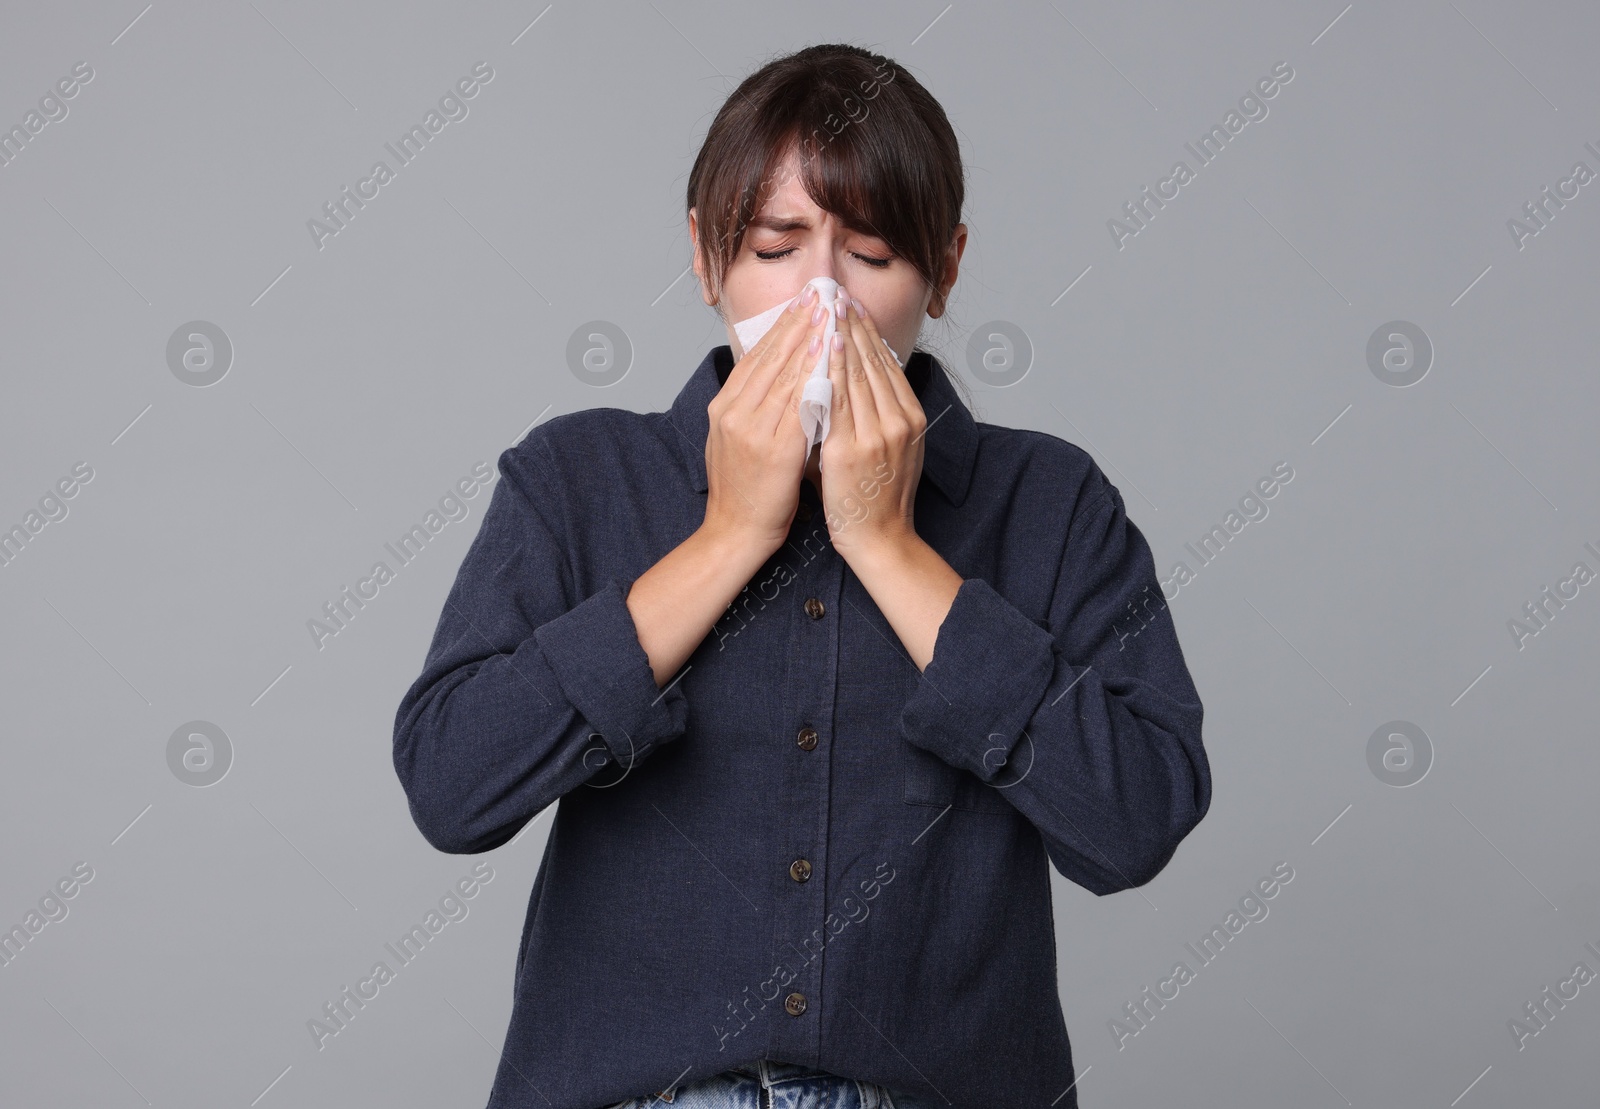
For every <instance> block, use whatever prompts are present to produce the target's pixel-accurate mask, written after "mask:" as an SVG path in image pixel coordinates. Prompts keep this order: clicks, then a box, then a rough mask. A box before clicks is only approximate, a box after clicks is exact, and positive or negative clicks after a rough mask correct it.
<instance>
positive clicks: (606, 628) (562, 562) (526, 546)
mask: <svg viewBox="0 0 1600 1109" xmlns="http://www.w3.org/2000/svg"><path fill="white" fill-rule="evenodd" d="M542 430H543V429H538V430H536V431H535V432H533V433H530V435H529V436H528V438H527V439H525V440H524V441H523V442H522V443H521V444H519V445H518V446H516V447H512V448H510V449H509V450H507V451H505V452H504V453H503V454H502V455H501V456H500V459H499V466H500V474H501V480H500V482H499V484H498V485H497V486H496V487H495V489H494V493H493V495H492V497H491V499H490V503H489V508H488V510H487V512H486V513H485V515H484V519H483V523H482V525H481V526H480V528H479V530H478V534H477V536H476V537H475V538H474V539H473V542H472V545H471V547H470V548H469V549H468V551H467V554H466V557H465V558H464V559H463V561H462V563H461V567H460V569H459V570H458V571H457V574H456V578H455V582H454V584H453V585H452V586H451V589H450V592H449V595H448V597H447V598H446V600H445V604H444V610H443V612H442V614H441V615H440V617H439V622H438V625H437V627H436V629H435V631H434V635H433V640H432V643H431V645H430V646H429V648H428V653H427V658H426V660H425V662H424V664H423V670H422V674H421V676H420V677H419V678H418V679H417V680H416V681H415V682H414V683H413V684H412V685H411V687H410V688H409V689H408V690H407V692H406V693H405V695H404V696H403V698H402V699H401V702H400V707H399V709H398V711H397V712H396V714H395V724H394V766H395V771H396V773H397V774H398V775H399V778H400V783H401V786H402V788H403V789H404V791H405V794H406V799H407V802H408V803H409V805H410V808H411V814H412V818H413V820H414V821H415V822H416V825H417V828H418V830H419V831H421V832H422V834H423V837H424V838H425V839H427V841H428V842H429V843H430V844H432V845H433V846H434V847H436V848H438V849H439V850H441V851H447V852H451V853H454V854H474V853H477V852H481V851H488V850H492V849H493V848H495V847H498V846H500V845H501V844H502V843H504V842H506V841H507V840H509V839H510V838H511V837H512V836H514V835H515V834H516V833H517V831H518V830H519V829H521V827H522V826H523V825H524V824H526V823H527V822H528V821H529V820H530V819H532V818H533V817H534V816H536V815H537V814H538V813H539V812H541V811H542V810H543V809H544V808H545V807H546V806H548V805H549V804H551V803H552V802H554V801H556V800H557V799H558V798H560V797H561V796H562V795H563V794H565V793H567V792H568V791H570V790H572V789H575V788H577V787H578V786H580V785H582V784H583V783H584V782H585V781H587V780H588V779H590V778H592V777H594V776H595V774H596V773H597V772H598V771H599V770H600V769H601V768H602V767H603V766H606V765H608V764H610V763H611V762H612V761H613V760H614V761H615V763H617V764H620V766H621V767H623V768H631V767H633V766H635V765H637V764H638V762H639V761H640V760H641V759H644V758H646V757H647V756H648V755H649V754H650V753H651V752H652V751H653V750H655V749H656V748H657V747H658V746H659V745H660V744H662V743H665V742H668V741H670V740H672V739H675V738H678V737H681V736H682V735H683V733H684V730H685V726H686V722H687V715H688V704H687V701H686V700H685V697H684V694H683V691H682V690H681V688H680V687H679V686H678V685H676V684H674V685H669V686H668V687H667V688H666V689H665V690H663V689H660V688H658V687H657V685H656V682H655V676H654V672H653V671H652V669H651V667H650V660H649V656H648V655H646V653H645V651H644V647H643V646H642V645H641V644H640V642H639V636H638V629H637V627H636V626H635V624H634V621H633V617H632V614H631V612H630V610H629V609H628V606H627V593H628V589H629V588H630V587H631V585H632V581H631V580H624V579H621V578H615V577H613V578H609V579H607V580H606V581H605V583H604V584H603V585H602V586H601V587H600V588H599V589H597V590H595V591H594V592H593V593H592V594H591V595H589V596H586V597H580V596H577V595H576V592H577V591H576V589H575V588H574V585H573V581H574V577H573V573H572V565H573V556H574V554H575V553H581V552H570V551H569V550H568V549H567V543H566V537H565V536H564V535H563V533H562V529H561V528H560V526H559V523H558V522H559V521H560V520H562V519H563V514H562V511H561V508H560V506H559V503H558V501H557V500H556V499H555V498H556V495H557V491H556V490H554V489H552V488H551V487H550V484H549V482H548V480H547V475H548V473H549V472H550V469H551V467H550V466H549V465H548V459H549V455H548V451H549V446H548V444H547V443H546V442H545V441H544V439H543V437H542V436H541V434H540V432H541V431H542ZM597 741H598V742H597ZM608 755H609V757H608Z"/></svg>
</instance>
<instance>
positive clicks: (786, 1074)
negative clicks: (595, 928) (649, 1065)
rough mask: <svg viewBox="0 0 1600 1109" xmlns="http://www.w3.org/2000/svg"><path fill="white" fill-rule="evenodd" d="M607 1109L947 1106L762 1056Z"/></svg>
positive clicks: (936, 1108) (934, 1108)
mask: <svg viewBox="0 0 1600 1109" xmlns="http://www.w3.org/2000/svg"><path fill="white" fill-rule="evenodd" d="M606 1109H942V1107H940V1106H937V1105H936V1103H935V1102H933V1101H929V1100H925V1099H923V1098H921V1097H913V1096H912V1095H910V1094H902V1093H894V1092H892V1091H890V1090H888V1089H887V1088H885V1087H883V1086H879V1085H877V1084H876V1083H873V1082H858V1081H856V1080H855V1079H853V1078H840V1077H839V1076H838V1075H835V1074H830V1073H829V1072H827V1071H823V1070H818V1069H817V1068H815V1067H804V1066H800V1065H799V1064H797V1063H778V1062H772V1061H770V1060H767V1059H760V1060H757V1061H756V1062H753V1063H745V1064H743V1065H741V1066H737V1067H734V1068H732V1069H731V1070H725V1071H723V1072H722V1073H721V1074H714V1075H712V1076H711V1077H710V1078H703V1079H701V1080H700V1081H698V1082H691V1083H689V1084H688V1085H686V1086H679V1087H678V1088H677V1089H676V1090H669V1091H667V1092H665V1093H663V1094H659V1095H657V1094H649V1095H647V1096H644V1097H634V1098H629V1099H628V1100H627V1101H619V1102H617V1103H616V1104H615V1105H609V1106H606Z"/></svg>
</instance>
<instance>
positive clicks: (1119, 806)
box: [901, 472, 1211, 894]
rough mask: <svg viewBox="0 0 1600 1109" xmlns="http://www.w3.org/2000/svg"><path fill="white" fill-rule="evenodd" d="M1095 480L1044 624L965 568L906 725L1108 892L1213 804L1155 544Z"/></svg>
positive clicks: (1080, 879)
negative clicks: (1151, 545)
mask: <svg viewBox="0 0 1600 1109" xmlns="http://www.w3.org/2000/svg"><path fill="white" fill-rule="evenodd" d="M1087 484H1088V486H1089V489H1088V491H1087V495H1086V496H1085V497H1084V498H1081V499H1080V503H1082V501H1083V500H1087V501H1088V504H1087V506H1086V507H1084V508H1080V509H1079V510H1078V511H1077V512H1075V513H1074V516H1073V518H1072V521H1071V524H1070V526H1069V530H1068V536H1067V539H1066V543H1065V546H1064V548H1063V550H1062V557H1061V562H1060V565H1059V567H1057V568H1056V570H1055V574H1056V582H1055V586H1054V591H1053V594H1052V599H1051V601H1050V605H1049V612H1048V619H1047V621H1046V622H1045V623H1044V624H1041V623H1038V622H1036V621H1035V620H1033V619H1031V618H1030V617H1029V616H1028V615H1026V614H1025V613H1023V612H1022V611H1021V610H1020V609H1018V608H1017V607H1016V606H1015V605H1013V604H1012V603H1011V602H1010V601H1008V600H1007V599H1006V598H1005V597H1003V596H1001V595H1000V593H999V592H997V591H996V590H995V589H994V588H993V587H992V586H991V585H990V584H989V583H988V582H986V581H984V580H983V579H981V578H967V579H966V580H964V581H963V582H962V584H961V587H960V588H959V590H958V591H957V593H956V596H955V600H954V602H953V603H952V604H951V606H950V610H949V612H948V613H947V614H946V616H945V618H944V621H943V622H942V623H941V624H940V626H939V631H938V635H937V637H936V640H935V644H934V652H933V658H932V660H931V661H930V662H929V664H928V666H927V668H926V669H925V670H924V671H923V674H922V677H921V679H920V681H919V683H918V685H917V688H916V690H915V691H914V693H913V695H912V697H911V698H910V700H909V701H908V702H907V704H906V707H905V709H904V712H903V714H902V717H901V731H902V734H903V735H904V737H905V738H906V739H907V740H909V741H910V742H912V743H914V744H917V745H918V746H920V747H923V748H925V749H927V750H929V751H931V752H933V753H934V754H936V755H938V756H939V757H940V758H942V759H944V760H945V761H946V762H948V763H950V764H951V765H953V766H957V767H960V768H962V769H964V770H967V771H970V772H971V773H973V774H975V775H976V776H977V777H979V778H980V779H982V780H983V781H985V782H988V783H989V784H991V785H993V786H995V787H997V788H998V789H999V791H1000V792H1001V793H1002V794H1003V795H1004V796H1005V797H1007V798H1008V799H1009V800H1010V801H1011V803H1012V805H1013V806H1014V807H1015V808H1016V809H1017V810H1018V811H1019V812H1021V813H1022V815H1023V816H1025V817H1026V818H1027V819H1028V820H1029V821H1030V822H1032V823H1033V824H1034V825H1035V826H1036V827H1037V828H1038V829H1039V831H1040V833H1041V834H1042V836H1043V838H1044V843H1045V848H1046V851H1047V853H1048V854H1049V857H1050V859H1051V861H1052V863H1053V864H1054V865H1055V867H1056V869H1057V870H1058V871H1059V872H1060V873H1061V874H1062V875H1063V876H1064V877H1066V878H1068V879H1070V880H1072V881H1074V882H1076V883H1078V884H1079V885H1081V886H1083V887H1085V888H1086V889H1089V890H1091V891H1092V892H1094V893H1097V894H1106V893H1112V892H1115V891H1117V890H1122V889H1129V888H1131V887H1134V886H1139V885H1143V884H1144V883H1146V882H1148V881H1149V880H1150V879H1151V878H1153V877H1155V875H1156V874H1158V873H1159V872H1160V871H1161V869H1162V868H1163V867H1165V865H1166V864H1167V862H1168V860H1169V859H1170V858H1171V857H1172V855H1173V853H1174V852H1175V851H1176V849H1177V846H1178V843H1179V842H1180V841H1181V840H1182V839H1183V838H1184V837H1185V836H1187V835H1188V834H1189V832H1190V831H1191V830H1193V828H1194V827H1195V825H1197V824H1198V823H1199V822H1200V820H1201V818H1202V817H1204V815H1205V813H1206V810H1207V808H1208V807H1209V806H1210V801H1211V773H1210V767H1209V763H1208V761H1207V759H1206V754H1205V749H1204V746H1203V745H1202V743H1201V736H1200V731H1201V719H1202V707H1201V704H1200V698H1199V695H1198V693H1197V692H1196V690H1195V687H1194V683H1193V681H1192V680H1191V678H1190V675H1189V671H1188V667H1187V665H1186V664H1185V662H1184V658H1183V652H1182V650H1181V648H1180V647H1179V645H1178V638H1177V633H1176V630H1175V628H1174V626H1173V622H1172V614H1171V611H1170V610H1169V607H1168V605H1167V602H1166V600H1165V598H1164V597H1163V595H1162V592H1161V585H1160V582H1159V580H1158V579H1157V577H1156V574H1155V563H1154V559H1153V558H1152V556H1151V552H1150V548H1149V545H1148V544H1147V543H1146V541H1145V539H1144V536H1143V535H1142V534H1141V533H1140V531H1139V529H1138V528H1137V527H1136V526H1135V525H1134V523H1133V522H1132V521H1131V520H1129V519H1128V516H1127V512H1126V510H1125V507H1124V505H1123V503H1122V498H1121V495H1120V494H1119V493H1118V492H1117V490H1116V488H1115V487H1114V486H1112V485H1111V484H1110V483H1109V482H1108V481H1105V479H1104V478H1103V476H1101V475H1099V474H1098V472H1096V473H1095V475H1093V478H1092V480H1091V481H1090V482H1089V483H1087Z"/></svg>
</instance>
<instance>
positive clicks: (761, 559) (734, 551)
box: [695, 517, 785, 574]
mask: <svg viewBox="0 0 1600 1109" xmlns="http://www.w3.org/2000/svg"><path fill="white" fill-rule="evenodd" d="M695 538H696V541H697V542H698V543H699V544H701V545H702V546H703V547H704V548H705V552H706V555H707V557H708V558H710V559H712V560H714V562H715V563H716V564H719V565H730V566H740V567H741V568H743V567H742V565H741V564H746V563H747V564H748V568H749V572H750V573H751V574H754V573H755V572H756V570H758V569H760V567H761V565H762V564H763V563H765V562H766V561H767V559H768V558H770V557H772V554H773V552H774V551H776V550H777V549H778V548H779V547H781V546H783V541H784V539H785V536H781V535H779V536H771V535H764V534H761V533H759V532H756V531H753V530H751V529H749V528H745V527H740V526H737V525H729V524H724V523H720V522H718V521H715V520H712V519H710V518H709V517H708V518H707V519H706V520H705V522H703V523H702V524H701V525H700V527H699V528H698V529H696V531H695Z"/></svg>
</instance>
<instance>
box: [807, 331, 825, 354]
mask: <svg viewBox="0 0 1600 1109" xmlns="http://www.w3.org/2000/svg"><path fill="white" fill-rule="evenodd" d="M808 349H809V350H810V351H811V353H812V354H816V353H817V352H818V351H820V350H821V349H822V336H821V335H813V336H811V346H810V347H809V348H808Z"/></svg>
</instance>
